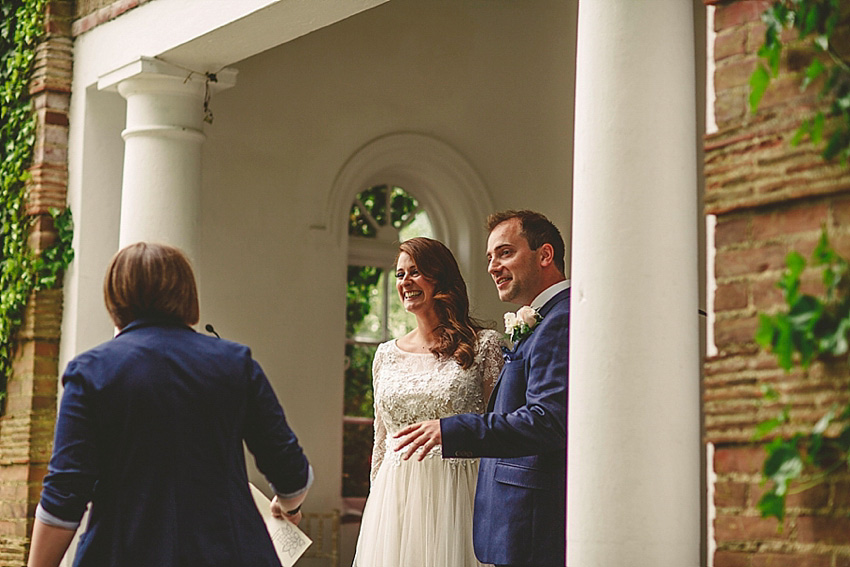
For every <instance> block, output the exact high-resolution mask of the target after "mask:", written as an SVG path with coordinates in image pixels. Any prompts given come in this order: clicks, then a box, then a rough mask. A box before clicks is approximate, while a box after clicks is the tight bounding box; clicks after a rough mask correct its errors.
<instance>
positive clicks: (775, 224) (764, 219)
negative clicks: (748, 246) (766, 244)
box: [753, 204, 829, 241]
mask: <svg viewBox="0 0 850 567" xmlns="http://www.w3.org/2000/svg"><path fill="white" fill-rule="evenodd" d="M828 212H829V208H828V207H827V205H826V204H818V205H813V206H805V207H794V208H791V209H784V210H781V211H777V212H774V213H771V214H769V215H758V216H755V217H753V240H756V241H758V240H767V239H770V238H776V237H778V236H787V235H789V234H796V233H800V232H810V231H813V230H820V229H821V227H822V226H823V225H824V224H826V221H827V215H828Z"/></svg>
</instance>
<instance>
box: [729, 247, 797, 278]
mask: <svg viewBox="0 0 850 567" xmlns="http://www.w3.org/2000/svg"><path fill="white" fill-rule="evenodd" d="M785 255H786V250H785V247H784V246H782V245H778V244H771V245H769V246H764V247H762V248H749V249H746V250H728V251H719V252H717V255H716V256H715V263H714V273H715V275H716V276H717V278H718V279H720V278H723V277H733V276H742V275H746V274H758V273H761V272H764V271H767V270H781V269H783V268H784V267H785Z"/></svg>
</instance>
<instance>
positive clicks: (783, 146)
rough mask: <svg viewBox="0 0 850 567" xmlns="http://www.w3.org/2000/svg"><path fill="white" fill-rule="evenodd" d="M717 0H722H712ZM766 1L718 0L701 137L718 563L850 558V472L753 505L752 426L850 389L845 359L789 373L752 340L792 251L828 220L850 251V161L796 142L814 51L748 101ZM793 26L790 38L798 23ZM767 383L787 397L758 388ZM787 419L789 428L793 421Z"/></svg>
mask: <svg viewBox="0 0 850 567" xmlns="http://www.w3.org/2000/svg"><path fill="white" fill-rule="evenodd" d="M707 3H712V4H714V2H707ZM769 4H770V2H768V1H763V0H738V1H734V0H733V1H726V2H717V3H716V6H715V31H716V33H717V36H716V40H715V45H714V54H715V64H716V71H715V91H716V102H715V116H716V119H717V123H718V128H719V130H718V132H717V133H715V134H712V135H710V136H708V137H707V139H706V143H705V149H706V163H705V176H706V212H707V213H709V214H714V215H717V230H716V233H715V246H716V251H717V254H716V258H715V265H714V275H715V278H716V282H717V292H716V296H715V305H714V311H715V317H716V319H715V321H716V322H715V342H716V344H717V347H718V354H717V355H716V356H714V357H712V358H710V359H708V360H707V361H706V364H705V399H704V411H705V420H706V423H705V426H706V436H707V441H708V442H710V443H713V444H715V457H714V469H715V472H716V474H717V482H716V485H715V497H714V505H715V507H716V511H717V517H716V520H715V523H714V528H715V539H716V543H717V551H716V553H715V556H714V565H715V567H785V566H788V567H791V566H792V565H793V566H795V567H850V474H848V473H847V472H846V469H845V472H842V473H840V474H836V475H833V476H831V477H830V478H829V480H828V481H827V482H824V483H821V484H818V485H816V486H814V487H812V488H810V489H809V490H806V491H803V492H801V493H799V494H794V495H791V496H789V498H788V508H787V510H788V514H787V517H786V519H785V521H784V525H783V526H782V531H778V530H777V527H778V525H777V524H778V522H777V521H776V519H773V518H771V519H762V518H761V517H760V516H759V512H758V510H757V508H756V504H757V502H758V500H759V498H760V496H761V493H762V490H763V487H762V486H761V485H760V480H761V472H760V471H761V466H762V463H763V461H764V451H763V448H762V446H761V445H760V444H758V443H755V442H753V441H752V436H753V433H754V429H755V425H756V424H757V423H759V422H760V421H763V420H765V419H767V418H770V417H774V416H775V415H776V414H777V413H778V411H779V409H780V407H781V406H783V405H785V404H788V405H790V408H791V421H792V424H793V426H799V425H800V424H806V425H808V426H811V424H813V423H814V422H815V421H816V420H817V419H818V418H820V417H821V416H822V415H823V414H824V413H826V412H827V411H828V410H829V409H830V407H831V406H832V405H833V404H835V403H840V404H846V403H847V401H848V399H850V396H848V392H849V391H850V373H848V367H847V365H846V364H845V363H835V364H829V365H824V364H822V363H816V364H814V365H813V366H812V367H811V368H810V369H809V371H807V372H804V371H802V370H800V369H795V370H794V371H792V372H791V373H786V372H785V371H783V370H781V369H779V368H778V366H777V364H776V360H775V358H774V357H773V355H771V354H768V353H765V352H762V351H761V350H760V349H759V347H758V345H757V344H756V343H755V341H754V340H753V335H754V333H755V330H756V328H757V325H758V313H759V312H771V311H775V310H777V309H779V308H780V307H781V305H782V303H783V298H782V294H781V292H780V290H779V289H777V288H776V287H775V283H776V282H777V281H778V279H779V276H780V274H781V273H782V270H783V269H784V265H785V256H786V254H788V252H790V251H791V250H797V251H798V252H800V253H801V254H803V255H804V256H806V258H809V256H810V253H811V251H812V249H813V248H814V247H815V245H816V243H817V239H818V238H819V236H820V231H821V227H822V226H826V227H827V228H828V231H829V235H830V239H831V242H832V244H833V246H834V247H835V248H836V249H837V250H838V251H839V253H841V254H842V255H844V256H845V257H848V258H850V168H848V167H847V166H842V165H840V164H838V163H826V162H824V161H823V159H822V158H821V157H820V155H819V152H818V150H817V149H815V148H813V147H812V146H811V145H810V144H808V143H804V144H801V145H800V146H798V147H796V148H795V147H792V146H791V145H790V143H789V141H790V139H791V137H792V136H793V134H794V131H795V130H796V128H797V126H799V124H800V121H801V120H802V119H803V118H804V117H807V116H809V115H810V114H811V113H812V112H813V109H815V108H816V107H817V105H819V104H823V102H820V101H818V100H817V96H816V93H815V92H814V91H812V92H805V93H801V92H800V90H799V73H800V72H801V70H802V69H804V68H805V67H806V66H807V65H808V62H809V61H810V60H811V58H812V57H813V51H812V50H811V49H810V48H809V47H808V46H806V45H801V44H798V45H795V46H793V48H792V49H790V50H788V51H787V52H786V54H785V56H784V57H783V67H782V73H781V75H780V78H779V79H778V80H775V81H774V82H773V83H772V84H771V86H770V87H769V88H768V91H767V92H766V93H765V96H764V99H763V101H762V103H761V106H760V108H759V112H758V113H757V114H755V115H754V114H751V113H750V111H749V108H748V102H747V98H748V96H749V86H748V84H749V83H748V82H749V76H750V73H751V72H752V70H753V69H754V68H755V65H756V61H757V56H756V51H757V50H758V48H759V46H760V45H761V44H762V42H763V40H764V29H765V28H764V25H763V24H762V23H761V21H760V15H761V13H762V12H763V11H764V9H765V8H766V7H767V6H768V5H769ZM786 37H787V38H793V37H796V32H790V33H789V34H788V35H787V36H786ZM819 281H820V272H819V271H817V270H814V269H812V270H809V271H807V272H806V273H805V274H804V291H805V292H808V293H815V292H817V291H818V289H819V287H820V284H819ZM764 385H770V386H772V387H773V388H774V389H776V390H777V391H778V392H779V393H780V394H781V395H782V399H781V403H777V404H768V403H765V402H764V401H763V398H762V394H761V388H762V386H764ZM788 430H790V429H786V431H788Z"/></svg>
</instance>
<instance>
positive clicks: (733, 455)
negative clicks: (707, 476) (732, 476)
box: [714, 445, 765, 475]
mask: <svg viewBox="0 0 850 567" xmlns="http://www.w3.org/2000/svg"><path fill="white" fill-rule="evenodd" d="M764 458H765V452H764V448H763V447H758V446H753V445H746V446H743V447H717V448H715V450H714V472H716V473H717V474H718V475H722V474H727V473H748V474H756V473H760V472H761V468H762V464H763V463H764Z"/></svg>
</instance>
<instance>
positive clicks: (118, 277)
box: [28, 243, 313, 567]
mask: <svg viewBox="0 0 850 567" xmlns="http://www.w3.org/2000/svg"><path fill="white" fill-rule="evenodd" d="M104 296H105V299H106V306H107V309H108V311H109V313H110V315H111V317H112V319H113V321H114V322H115V325H116V327H117V328H118V329H119V330H120V332H119V333H118V335H117V336H116V337H115V338H113V339H112V340H110V341H107V342H106V343H103V344H101V345H99V346H97V347H95V348H93V349H91V350H89V351H87V352H84V353H82V354H80V355H79V356H77V357H76V358H74V359H73V360H72V361H71V362H70V363H68V366H67V369H66V370H65V372H64V375H63V378H62V381H63V384H64V392H63V396H62V402H61V406H60V410H59V415H58V418H57V424H56V432H55V441H54V447H53V454H52V457H51V459H50V464H49V467H48V473H47V476H46V477H45V478H44V485H43V490H42V494H41V501H40V503H39V505H38V508H37V510H36V521H35V523H34V527H33V536H32V543H31V547H30V554H29V563H28V565H29V566H30V567H41V566H46V565H49V566H51V567H53V566H56V565H58V564H59V562H60V561H61V559H62V556H63V555H64V553H65V551H66V549H67V548H68V546H69V544H70V542H71V539H72V537H73V535H74V533H75V530H76V528H77V526H78V524H79V523H80V520H81V518H82V516H83V512H84V511H85V509H86V506H87V504H88V503H89V502H90V503H91V508H90V510H89V522H88V526H87V529H86V531H85V533H83V534H82V535H81V536H80V541H79V545H78V547H77V552H76V556H75V559H74V565H75V566H87V565H91V566H97V567H108V566H121V567H135V566H138V567H152V566H156V567H172V566H173V567H177V566H221V567H234V566H246V567H247V566H251V567H256V566H269V567H272V566H274V567H279V566H280V562H279V561H278V558H277V554H276V552H275V550H274V547H273V545H272V542H271V539H270V538H269V534H268V532H267V530H266V527H265V524H264V522H263V519H262V517H261V515H260V512H259V511H258V510H257V507H256V505H255V504H254V500H253V497H252V495H251V492H250V488H249V485H248V476H247V472H246V469H245V453H244V450H243V441H244V442H245V445H246V446H247V447H248V450H249V451H250V452H251V453H252V454H253V455H254V458H255V460H256V463H257V468H258V469H259V470H260V471H261V472H262V473H263V474H264V475H265V477H266V478H267V479H268V481H269V483H270V485H271V488H272V490H273V491H274V492H275V494H276V496H275V498H274V500H273V502H272V513H273V514H274V515H275V516H277V517H281V516H282V515H284V514H285V515H288V516H290V517H291V518H292V519H293V520H294V521H295V522H298V521H299V519H300V511H299V509H300V505H301V502H302V501H303V500H304V497H305V496H306V493H307V490H308V488H309V486H310V484H311V482H312V477H313V473H312V469H311V467H310V465H309V463H308V461H307V458H306V457H305V456H304V453H303V451H302V449H301V447H300V445H299V444H298V440H297V439H296V437H295V434H294V433H293V432H292V430H291V429H290V427H289V426H288V425H287V422H286V418H285V416H284V413H283V409H282V408H281V406H280V404H279V403H278V400H277V397H276V396H275V394H274V391H273V390H272V388H271V385H270V384H269V381H268V379H267V378H266V376H265V374H264V373H263V371H262V369H261V368H260V366H259V365H258V364H257V362H256V361H254V359H253V358H252V356H251V351H250V350H249V349H248V347H245V346H243V345H240V344H237V343H234V342H230V341H226V340H222V339H218V338H215V337H211V336H207V335H202V334H200V333H196V332H195V331H194V330H193V329H192V328H191V327H190V325H194V324H196V323H197V322H198V316H199V311H198V295H197V289H196V286H195V279H194V275H193V274H192V268H191V266H190V264H189V261H188V259H187V258H186V257H185V255H184V254H183V253H182V252H181V251H180V250H178V249H176V248H173V247H170V246H165V245H160V244H152V243H137V244H132V245H130V246H128V247H126V248H124V249H122V250H120V251H119V252H118V253H117V254H116V255H115V256H114V257H113V259H112V262H111V263H110V266H109V269H108V270H107V274H106V278H105V281H104Z"/></svg>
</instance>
